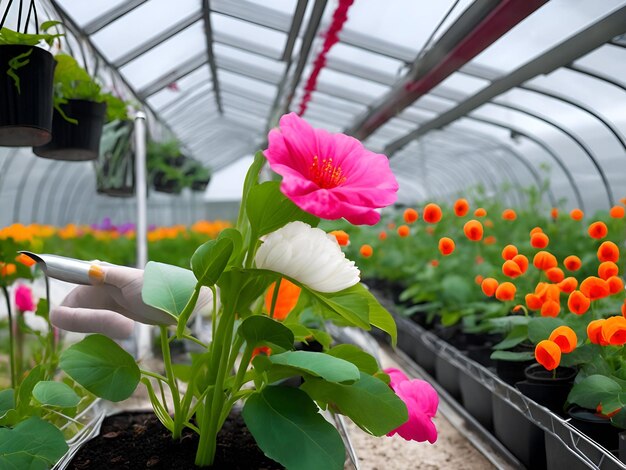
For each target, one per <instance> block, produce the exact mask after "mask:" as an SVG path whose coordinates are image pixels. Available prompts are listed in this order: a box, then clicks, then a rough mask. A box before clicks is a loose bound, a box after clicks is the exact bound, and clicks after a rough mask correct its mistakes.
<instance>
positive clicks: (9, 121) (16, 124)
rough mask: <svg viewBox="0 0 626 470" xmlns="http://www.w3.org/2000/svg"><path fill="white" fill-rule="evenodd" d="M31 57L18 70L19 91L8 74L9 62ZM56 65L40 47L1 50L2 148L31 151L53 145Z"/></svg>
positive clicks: (16, 72) (17, 46)
mask: <svg viewBox="0 0 626 470" xmlns="http://www.w3.org/2000/svg"><path fill="white" fill-rule="evenodd" d="M29 51H30V54H29V55H28V56H26V57H23V58H22V59H19V60H20V62H24V61H28V62H27V63H26V64H25V65H23V66H22V67H19V68H18V69H17V70H15V71H14V72H15V75H17V76H18V77H19V83H20V89H19V91H18V88H17V86H16V84H15V81H14V80H13V78H12V77H11V76H9V75H8V74H7V71H8V70H9V69H10V68H11V67H10V66H9V62H10V61H11V60H12V59H15V58H16V57H18V56H20V55H22V54H26V53H28V52H29ZM55 66H56V61H55V60H54V57H52V54H50V53H49V52H48V51H45V50H43V49H41V48H39V47H35V46H21V45H12V44H11V45H2V46H0V96H1V97H2V98H1V99H2V101H1V102H0V146H4V147H31V146H36V145H43V144H45V143H47V142H49V141H50V139H51V137H52V134H51V131H52V83H53V77H54V68H55Z"/></svg>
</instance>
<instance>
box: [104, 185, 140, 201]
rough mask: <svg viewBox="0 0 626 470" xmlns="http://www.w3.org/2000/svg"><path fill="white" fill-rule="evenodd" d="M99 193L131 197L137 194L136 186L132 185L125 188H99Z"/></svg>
mask: <svg viewBox="0 0 626 470" xmlns="http://www.w3.org/2000/svg"><path fill="white" fill-rule="evenodd" d="M97 193H98V194H102V195H105V196H111V197H119V198H129V197H133V196H134V195H135V188H134V187H132V186H129V187H125V188H98V189H97Z"/></svg>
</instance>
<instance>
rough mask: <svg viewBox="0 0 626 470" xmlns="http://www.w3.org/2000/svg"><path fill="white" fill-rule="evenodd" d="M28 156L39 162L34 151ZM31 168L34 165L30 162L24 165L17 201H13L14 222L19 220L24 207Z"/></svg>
mask: <svg viewBox="0 0 626 470" xmlns="http://www.w3.org/2000/svg"><path fill="white" fill-rule="evenodd" d="M28 157H31V158H32V159H34V163H35V164H36V163H37V157H36V156H35V154H34V153H31V154H29V155H28ZM28 157H26V158H28ZM31 169H32V166H31V165H30V163H29V164H28V165H24V173H23V174H22V177H21V178H20V182H19V184H18V186H17V194H16V196H15V201H13V221H14V222H18V221H19V216H20V210H21V209H22V195H23V194H24V189H26V187H27V185H26V181H27V180H28V177H29V176H30V171H31Z"/></svg>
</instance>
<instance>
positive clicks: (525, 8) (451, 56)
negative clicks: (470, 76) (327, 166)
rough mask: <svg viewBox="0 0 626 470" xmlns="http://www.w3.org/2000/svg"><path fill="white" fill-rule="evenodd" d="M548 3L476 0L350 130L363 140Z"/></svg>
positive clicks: (539, 1)
mask: <svg viewBox="0 0 626 470" xmlns="http://www.w3.org/2000/svg"><path fill="white" fill-rule="evenodd" d="M546 1H547V0H530V1H525V2H518V1H514V0H475V1H474V3H472V4H471V5H470V6H469V7H468V8H467V9H466V10H465V11H464V12H463V14H462V15H460V16H459V17H458V18H457V19H456V21H455V22H454V23H453V24H452V25H451V26H450V27H449V28H448V30H447V31H446V32H445V33H444V34H443V35H442V36H441V37H440V38H439V40H438V41H437V42H436V43H435V44H434V45H433V46H432V47H431V48H430V49H429V50H428V51H427V52H426V53H425V54H424V55H422V56H419V57H417V58H416V59H415V61H414V62H413V64H412V67H411V70H410V72H409V73H408V74H407V75H406V76H405V77H404V78H403V79H402V80H401V81H400V83H398V84H396V86H395V87H394V88H393V89H392V90H391V91H390V92H389V93H387V94H386V95H385V96H384V97H383V98H381V99H380V100H379V101H378V104H377V105H376V106H375V107H374V108H373V109H372V110H371V111H369V112H368V113H366V114H365V115H364V116H362V117H360V118H359V119H358V120H357V122H355V123H354V124H353V125H352V126H350V127H349V128H348V129H347V131H346V132H347V133H348V134H352V135H354V136H355V137H356V138H358V139H363V138H366V137H368V136H369V135H370V134H372V133H373V132H374V131H375V130H376V129H378V128H379V127H380V126H382V125H383V124H384V123H385V122H387V121H388V120H389V119H390V118H392V117H393V116H395V115H396V114H398V113H399V112H401V111H402V110H403V109H405V108H406V107H408V106H409V105H410V104H411V103H413V102H414V101H415V100H417V99H418V98H419V97H421V96H423V95H424V94H426V93H427V92H428V91H430V90H431V89H433V88H434V87H435V86H437V85H438V84H439V83H441V82H442V81H443V80H445V79H446V78H447V77H449V76H450V75H451V74H452V73H454V72H455V71H456V70H458V69H459V68H460V67H461V66H463V65H464V64H466V63H467V62H469V61H470V60H471V59H473V58H474V57H476V56H477V55H478V54H480V53H481V52H482V51H484V50H485V49H486V48H487V47H489V46H490V45H491V44H493V43H494V42H495V41H497V40H498V39H499V38H500V37H502V36H503V35H504V34H506V33H507V32H508V31H510V30H511V29H512V28H513V27H514V26H516V25H517V24H519V23H520V22H521V21H523V20H524V19H525V18H526V17H528V16H529V15H530V14H531V13H533V12H534V11H536V10H537V9H538V8H540V7H541V6H543V5H544V4H545V3H546Z"/></svg>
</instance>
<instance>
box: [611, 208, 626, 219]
mask: <svg viewBox="0 0 626 470" xmlns="http://www.w3.org/2000/svg"><path fill="white" fill-rule="evenodd" d="M625 212H626V211H625V210H624V208H623V207H622V206H613V207H611V210H610V211H609V215H610V216H611V217H612V218H614V219H623V218H624V213H625Z"/></svg>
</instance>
